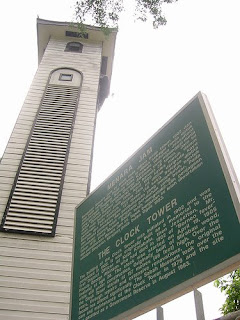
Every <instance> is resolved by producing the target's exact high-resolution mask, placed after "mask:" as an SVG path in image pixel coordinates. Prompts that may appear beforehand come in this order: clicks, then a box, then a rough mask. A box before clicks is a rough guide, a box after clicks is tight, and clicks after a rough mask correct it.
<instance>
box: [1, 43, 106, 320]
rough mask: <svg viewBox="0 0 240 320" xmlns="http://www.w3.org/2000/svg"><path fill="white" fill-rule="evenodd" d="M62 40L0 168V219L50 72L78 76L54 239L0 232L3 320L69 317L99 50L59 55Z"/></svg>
mask: <svg viewBox="0 0 240 320" xmlns="http://www.w3.org/2000/svg"><path fill="white" fill-rule="evenodd" d="M68 41H71V38H70V39H69V38H68V39H51V40H50V41H49V43H48V46H47V48H46V50H45V54H44V56H43V59H42V61H41V63H40V65H39V68H38V70H37V73H36V75H35V77H34V80H33V82H32V85H31V87H30V90H29V93H28V95H27V97H26V99H25V102H24V105H23V107H22V110H21V112H20V114H19V117H18V120H17V122H16V125H15V127H14V130H13V133H12V135H11V137H10V140H9V143H8V145H7V148H6V150H5V153H4V155H3V158H2V162H1V164H0V217H2V214H3V212H4V210H5V206H6V203H7V200H8V197H9V193H10V190H11V187H12V184H13V181H14V177H15V174H16V171H17V169H18V166H19V162H20V159H21V156H22V153H23V151H24V148H25V144H26V142H27V138H28V135H29V132H30V130H31V127H32V122H33V120H34V117H35V115H36V112H37V109H38V107H39V105H40V101H41V98H42V95H43V93H44V89H45V86H46V84H47V81H48V77H49V74H50V72H51V71H52V70H53V69H55V68H59V67H71V68H75V69H77V70H79V71H81V72H82V73H83V83H82V90H81V93H80V100H79V106H78V111H77V116H76V121H75V124H74V131H73V136H72V141H71V147H70V153H69V158H68V163H67V169H66V175H65V182H64V186H63V193H62V198H61V205H60V211H59V216H58V223H57V229H56V236H55V237H54V238H48V237H44V236H32V235H24V234H13V233H5V232H4V233H3V232H0V238H1V239H0V319H4V320H5V319H6V320H10V319H11V320H18V319H24V320H28V319H31V320H33V319H34V320H35V319H36V320H37V319H44V320H48V319H49V320H50V319H56V320H62V319H65V320H66V319H68V315H69V302H70V287H71V261H72V241H73V224H74V209H75V207H76V205H77V204H79V202H80V201H81V200H83V198H84V197H85V196H86V193H87V186H88V179H89V173H90V165H91V154H92V141H93V137H94V128H95V117H96V101H97V91H98V82H99V74H100V64H101V52H102V45H101V43H95V44H94V43H90V42H89V43H88V42H87V40H86V43H85V44H84V48H83V52H82V53H74V52H64V49H65V46H66V43H67V42H68ZM20 63H21V62H20ZM19 81H21V75H15V79H14V83H13V95H14V86H17V83H18V82H19ZM10 98H11V97H10Z"/></svg>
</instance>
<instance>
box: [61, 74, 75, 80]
mask: <svg viewBox="0 0 240 320" xmlns="http://www.w3.org/2000/svg"><path fill="white" fill-rule="evenodd" d="M72 78H73V75H72V74H67V73H61V74H60V76H59V80H60V81H72Z"/></svg>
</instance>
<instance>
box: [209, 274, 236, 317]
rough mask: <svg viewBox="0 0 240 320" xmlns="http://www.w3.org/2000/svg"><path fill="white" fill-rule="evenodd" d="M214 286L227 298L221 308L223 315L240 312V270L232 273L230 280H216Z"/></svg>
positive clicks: (229, 276)
mask: <svg viewBox="0 0 240 320" xmlns="http://www.w3.org/2000/svg"><path fill="white" fill-rule="evenodd" d="M214 286H215V287H217V288H220V290H221V292H224V293H225V295H226V296H227V298H226V300H225V302H224V304H223V305H222V307H221V308H220V310H221V312H222V314H223V315H226V314H228V313H230V312H234V311H238V310H240V269H237V270H235V271H233V272H231V273H230V274H229V275H228V278H220V279H217V280H215V281H214Z"/></svg>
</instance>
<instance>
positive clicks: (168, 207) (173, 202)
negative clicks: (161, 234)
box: [147, 199, 177, 224]
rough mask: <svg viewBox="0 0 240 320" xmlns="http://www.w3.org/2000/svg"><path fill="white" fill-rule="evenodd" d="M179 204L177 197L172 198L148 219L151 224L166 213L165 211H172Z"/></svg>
mask: <svg viewBox="0 0 240 320" xmlns="http://www.w3.org/2000/svg"><path fill="white" fill-rule="evenodd" d="M176 205H177V199H172V200H171V201H170V202H168V203H166V204H165V205H164V206H163V207H161V208H159V209H158V210H157V211H156V212H154V213H153V214H151V216H149V217H147V221H148V223H149V224H151V223H152V222H153V221H156V220H157V219H158V218H160V217H161V216H163V215H164V213H166V212H168V211H170V210H171V209H172V208H174V207H175V206H176Z"/></svg>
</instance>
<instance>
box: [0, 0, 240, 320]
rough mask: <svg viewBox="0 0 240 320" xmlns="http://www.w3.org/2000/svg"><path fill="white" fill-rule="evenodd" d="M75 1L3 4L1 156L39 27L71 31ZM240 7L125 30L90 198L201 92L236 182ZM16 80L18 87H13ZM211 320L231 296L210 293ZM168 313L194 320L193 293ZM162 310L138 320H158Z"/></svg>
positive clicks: (204, 6)
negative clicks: (52, 24)
mask: <svg viewBox="0 0 240 320" xmlns="http://www.w3.org/2000/svg"><path fill="white" fill-rule="evenodd" d="M73 3H74V2H73V1H71V0H21V1H18V0H12V1H8V2H7V1H4V2H3V1H2V2H1V4H0V24H1V28H0V33H1V34H0V38H1V47H2V50H1V53H0V56H1V59H0V70H1V72H2V76H1V101H2V102H1V105H0V155H2V153H3V152H4V149H5V146H6V143H7V141H8V138H9V136H10V134H11V131H12V129H13V126H14V123H15V121H16V119H17V116H18V113H19V111H20V108H21V106H22V104H23V101H24V98H25V96H26V94H27V91H28V88H29V86H30V84H31V81H32V79H33V77H34V74H35V72H36V70H37V64H38V61H37V34H36V18H37V16H39V17H40V18H43V19H49V20H60V21H72V19H73ZM239 9H240V3H239V0H228V1H226V0H179V1H178V2H177V3H175V4H171V5H166V6H164V12H165V16H166V18H167V20H168V23H167V25H166V26H164V27H160V28H159V29H158V30H153V29H152V26H151V23H133V22H131V21H130V16H129V13H128V12H126V13H125V15H124V16H123V17H122V19H121V22H120V26H119V27H120V28H119V33H118V36H117V43H116V49H115V58H114V68H113V75H112V83H111V92H110V95H109V98H108V99H107V100H106V101H105V103H104V106H103V107H102V109H101V111H100V112H99V114H98V120H97V128H96V138H95V150H94V160H93V175H92V189H93V188H95V187H97V185H99V184H100V183H101V182H102V181H103V180H104V179H106V178H107V177H108V176H109V175H110V174H111V173H112V172H113V171H114V170H115V169H116V168H117V167H118V166H120V165H121V163H123V162H124V161H125V160H126V159H127V158H128V157H129V156H131V154H132V153H134V152H135V151H136V150H137V149H138V148H139V147H140V146H141V145H142V144H143V143H144V142H145V141H146V140H148V139H149V138H150V137H151V136H152V134H154V133H155V132H156V131H157V130H158V129H159V128H161V127H162V126H163V125H164V123H166V122H167V121H168V120H169V119H170V118H171V117H172V116H173V115H174V114H175V113H176V112H177V111H178V110H179V109H180V108H181V107H182V106H184V105H185V104H186V103H187V102H188V101H189V100H190V99H191V98H192V97H193V96H194V95H195V94H196V93H197V92H199V91H202V92H204V93H205V94H206V95H207V96H208V99H209V101H210V104H211V107H212V109H213V112H214V114H215V117H216V120H217V122H218V125H219V128H220V131H221V134H222V136H223V139H224V142H225V144H226V147H227V149H228V152H229V155H230V158H231V160H232V163H233V166H234V168H235V171H236V173H237V175H238V176H239V174H240V150H239V86H240V82H239V78H240V62H239V57H240V45H239V31H240V19H239ZM13 79H14V80H13ZM199 290H200V291H201V292H202V294H203V303H204V308H205V318H206V320H213V319H215V318H217V317H219V316H220V312H219V311H218V309H219V308H220V306H221V305H222V303H223V301H224V296H223V295H222V294H220V292H219V290H218V289H216V288H214V287H213V284H212V283H210V284H208V285H206V286H204V287H201V288H200V289H199ZM163 307H164V319H165V320H173V319H176V314H177V316H178V319H184V320H195V319H196V316H195V313H194V301H193V293H189V294H187V295H185V296H183V297H181V298H179V299H176V300H174V301H172V302H170V303H168V304H166V305H164V306H163ZM155 313H156V312H155V310H153V311H152V312H150V313H148V314H146V315H143V316H141V317H139V318H138V320H140V319H141V320H155V319H156V314H155Z"/></svg>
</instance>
